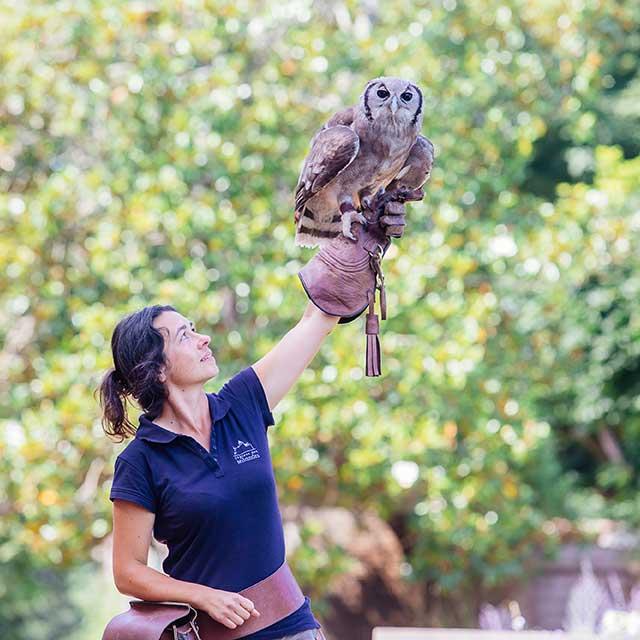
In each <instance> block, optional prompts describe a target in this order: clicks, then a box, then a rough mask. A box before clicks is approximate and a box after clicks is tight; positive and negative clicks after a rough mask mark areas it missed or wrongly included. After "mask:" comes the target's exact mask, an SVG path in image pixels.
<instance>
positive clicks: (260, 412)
mask: <svg viewBox="0 0 640 640" xmlns="http://www.w3.org/2000/svg"><path fill="white" fill-rule="evenodd" d="M227 394H228V395H230V396H232V399H233V401H235V402H239V403H241V404H242V405H244V406H245V407H247V408H248V409H249V410H250V411H251V412H252V413H253V414H254V415H255V416H256V418H257V419H259V420H260V422H261V423H262V425H263V426H264V428H265V429H267V428H268V427H270V426H271V425H273V424H275V423H274V420H273V414H272V413H271V410H270V409H269V403H268V402H267V396H266V395H265V392H264V388H263V386H262V383H261V382H260V378H258V375H257V374H256V372H255V371H254V370H253V367H246V368H245V369H242V371H240V372H239V373H237V374H236V375H235V376H233V378H231V379H230V380H229V381H228V382H226V383H225V385H224V386H223V387H222V389H221V390H220V395H227Z"/></svg>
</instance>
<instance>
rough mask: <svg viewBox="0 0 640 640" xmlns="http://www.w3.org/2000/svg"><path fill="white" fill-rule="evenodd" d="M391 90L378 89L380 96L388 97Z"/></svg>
mask: <svg viewBox="0 0 640 640" xmlns="http://www.w3.org/2000/svg"><path fill="white" fill-rule="evenodd" d="M388 97H389V92H388V91H387V90H386V89H378V98H382V99H384V98H388Z"/></svg>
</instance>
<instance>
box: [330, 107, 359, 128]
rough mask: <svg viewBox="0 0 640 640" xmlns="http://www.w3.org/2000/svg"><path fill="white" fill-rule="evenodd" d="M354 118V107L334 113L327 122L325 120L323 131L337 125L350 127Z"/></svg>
mask: <svg viewBox="0 0 640 640" xmlns="http://www.w3.org/2000/svg"><path fill="white" fill-rule="evenodd" d="M355 117H356V108H355V107H347V108H346V109H343V110H342V111H338V112H337V113H334V114H333V115H332V116H331V118H329V120H327V124H325V125H324V127H322V128H323V129H328V128H329V127H335V126H336V125H338V124H343V125H345V126H346V127H350V126H351V125H352V124H353V120H354V118H355Z"/></svg>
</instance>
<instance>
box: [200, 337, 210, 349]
mask: <svg viewBox="0 0 640 640" xmlns="http://www.w3.org/2000/svg"><path fill="white" fill-rule="evenodd" d="M210 342H211V338H210V337H209V336H204V335H201V336H200V344H201V345H202V346H203V347H206V346H207V345H208V344H209V343H210Z"/></svg>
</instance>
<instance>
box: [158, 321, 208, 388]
mask: <svg viewBox="0 0 640 640" xmlns="http://www.w3.org/2000/svg"><path fill="white" fill-rule="evenodd" d="M153 326H154V327H155V328H156V329H158V331H160V333H162V335H163V336H164V353H165V357H166V359H167V367H166V369H165V371H164V375H165V377H166V384H168V385H169V386H177V387H185V386H191V385H194V384H201V383H204V382H206V381H207V380H210V379H211V378H213V377H215V376H216V375H218V365H217V363H216V359H215V358H214V357H213V353H211V349H209V342H211V338H209V336H205V335H202V334H200V333H197V332H196V330H195V327H194V325H193V323H192V322H191V321H190V320H187V319H186V318H185V317H184V316H182V315H181V314H179V313H178V312H177V311H163V312H162V313H161V314H160V315H159V316H157V317H156V318H155V320H154V321H153ZM163 382H165V380H163Z"/></svg>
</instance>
